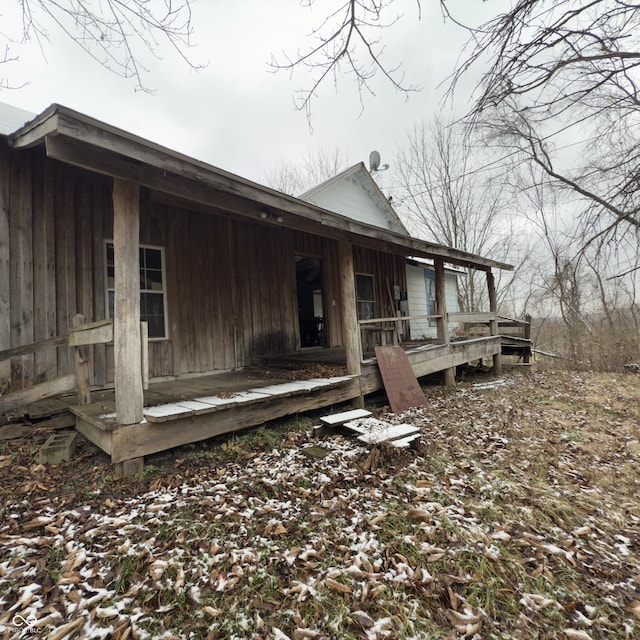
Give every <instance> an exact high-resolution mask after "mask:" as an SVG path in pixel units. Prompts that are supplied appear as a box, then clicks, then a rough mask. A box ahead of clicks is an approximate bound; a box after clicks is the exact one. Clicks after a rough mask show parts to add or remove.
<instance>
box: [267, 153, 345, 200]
mask: <svg viewBox="0 0 640 640" xmlns="http://www.w3.org/2000/svg"><path fill="white" fill-rule="evenodd" d="M347 165H348V158H347V154H346V152H345V151H344V150H342V149H339V148H337V147H334V148H333V149H328V148H327V149H318V150H315V151H311V152H309V153H307V154H305V155H304V157H303V158H302V160H301V161H299V162H285V161H282V162H281V163H280V164H279V165H277V166H275V167H273V168H272V169H270V170H269V171H268V172H267V174H266V182H267V184H268V185H269V186H270V187H273V188H274V189H278V191H282V192H283V193H286V194H288V195H291V196H296V195H300V194H301V193H302V192H303V191H306V190H307V189H310V188H311V187H314V186H316V185H317V184H320V183H321V182H324V181H325V180H328V179H329V178H331V177H333V176H335V175H336V174H338V173H340V171H343V170H344V169H346V168H347Z"/></svg>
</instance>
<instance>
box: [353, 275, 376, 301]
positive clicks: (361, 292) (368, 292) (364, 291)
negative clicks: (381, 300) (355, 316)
mask: <svg viewBox="0 0 640 640" xmlns="http://www.w3.org/2000/svg"><path fill="white" fill-rule="evenodd" d="M356 291H357V297H358V300H375V297H374V295H373V277H372V276H365V275H356Z"/></svg>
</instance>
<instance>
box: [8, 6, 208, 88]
mask: <svg viewBox="0 0 640 640" xmlns="http://www.w3.org/2000/svg"><path fill="white" fill-rule="evenodd" d="M191 3H192V0H102V1H101V2H98V3H95V2H86V1H84V0H67V1H65V2H59V1H57V0H20V2H19V4H20V6H21V13H20V15H21V24H19V25H15V28H13V29H12V28H11V25H8V24H7V23H6V19H5V20H3V21H4V24H3V29H2V32H0V46H4V52H5V55H4V60H0V63H2V62H9V61H11V60H15V59H16V57H15V55H13V54H12V50H13V48H15V47H16V46H17V45H20V44H24V43H27V42H31V41H33V42H35V43H36V44H37V46H38V47H39V48H40V50H41V51H42V54H43V55H46V49H47V45H48V43H49V42H50V41H51V40H53V39H55V38H57V37H58V36H59V34H63V35H64V36H66V37H67V38H69V39H70V40H72V41H73V42H75V43H76V44H77V45H78V46H79V47H80V48H81V49H82V50H83V51H84V52H85V53H86V54H88V55H89V56H90V57H92V58H93V59H94V60H95V61H96V62H98V63H99V64H100V65H102V66H103V67H105V68H106V69H108V70H109V71H111V72H113V73H115V74H116V75H119V76H121V77H123V78H128V79H132V80H133V81H134V83H135V86H136V88H137V89H139V90H142V91H149V90H150V89H149V88H148V87H147V85H146V84H145V82H144V75H145V73H146V72H147V68H146V67H145V65H144V62H143V59H144V54H145V53H147V52H150V53H151V54H153V55H154V56H156V57H158V56H159V52H160V49H161V47H162V45H163V44H168V45H169V47H170V48H171V49H173V50H174V51H175V52H176V53H177V54H178V55H179V56H180V57H181V58H182V59H183V60H184V61H185V62H186V64H187V65H188V66H189V67H191V68H194V69H196V68H200V66H201V65H199V64H196V63H194V62H193V61H192V60H191V58H190V57H189V55H188V50H189V48H190V47H191V36H192V25H191ZM3 40H4V42H2V41H3ZM0 86H3V87H5V88H7V87H12V86H15V85H12V83H11V79H10V78H8V77H3V78H2V79H0Z"/></svg>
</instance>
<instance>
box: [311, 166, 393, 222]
mask: <svg viewBox="0 0 640 640" xmlns="http://www.w3.org/2000/svg"><path fill="white" fill-rule="evenodd" d="M306 200H308V201H309V202H313V203H314V204H317V205H318V206H320V207H324V208H325V209H328V210H329V211H335V212H336V213H341V214H342V215H344V216H348V217H349V218H352V219H353V220H357V221H358V222H364V223H366V224H371V225H374V226H376V227H382V228H383V229H389V228H390V225H389V222H388V220H387V219H386V218H385V216H384V214H383V213H382V211H380V209H378V208H377V207H376V206H375V205H374V204H373V203H372V201H371V196H370V195H369V194H368V193H367V192H366V191H365V190H364V189H363V188H362V185H361V184H360V182H359V181H358V180H357V179H355V178H354V177H351V178H348V179H346V180H342V181H341V182H336V183H335V184H333V185H332V187H331V189H324V190H322V191H320V192H319V193H315V194H313V195H311V196H309V197H307V198H306Z"/></svg>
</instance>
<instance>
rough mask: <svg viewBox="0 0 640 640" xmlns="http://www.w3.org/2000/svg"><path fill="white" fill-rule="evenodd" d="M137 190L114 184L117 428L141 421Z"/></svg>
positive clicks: (123, 182)
mask: <svg viewBox="0 0 640 640" xmlns="http://www.w3.org/2000/svg"><path fill="white" fill-rule="evenodd" d="M139 243H140V186H139V185H138V184H137V183H135V182H131V181H129V180H122V179H119V178H115V179H114V181H113V252H114V261H115V310H114V323H113V344H114V353H115V391H116V417H117V420H118V422H119V423H120V424H123V425H126V424H136V423H139V422H141V421H142V409H143V406H144V398H143V393H142V358H141V351H140V258H139Z"/></svg>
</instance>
